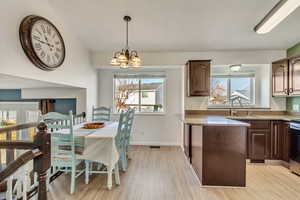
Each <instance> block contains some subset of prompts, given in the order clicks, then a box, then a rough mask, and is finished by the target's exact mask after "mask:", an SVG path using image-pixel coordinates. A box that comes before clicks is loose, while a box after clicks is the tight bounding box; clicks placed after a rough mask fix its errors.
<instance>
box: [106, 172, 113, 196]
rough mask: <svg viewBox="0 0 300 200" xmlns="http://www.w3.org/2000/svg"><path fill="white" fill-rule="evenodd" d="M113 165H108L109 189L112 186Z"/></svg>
mask: <svg viewBox="0 0 300 200" xmlns="http://www.w3.org/2000/svg"><path fill="white" fill-rule="evenodd" d="M112 171H113V167H112V166H107V188H108V190H111V188H112Z"/></svg>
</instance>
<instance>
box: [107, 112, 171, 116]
mask: <svg viewBox="0 0 300 200" xmlns="http://www.w3.org/2000/svg"><path fill="white" fill-rule="evenodd" d="M120 114H121V113H112V115H117V116H118V115H120ZM135 115H140V116H164V115H166V113H165V112H161V113H138V112H136V113H135Z"/></svg>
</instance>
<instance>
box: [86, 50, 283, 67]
mask: <svg viewBox="0 0 300 200" xmlns="http://www.w3.org/2000/svg"><path fill="white" fill-rule="evenodd" d="M139 55H140V57H141V59H142V64H143V65H144V66H165V65H176V66H177V65H185V63H186V61H187V60H201V59H211V60H212V64H213V65H228V64H240V63H243V64H270V63H271V62H272V61H275V60H278V59H281V58H285V57H286V50H275V51H242V50H241V51H205V52H204V51H203V52H140V53H139ZM111 56H112V52H94V53H93V54H92V60H93V65H94V66H96V67H103V66H109V61H110V58H111Z"/></svg>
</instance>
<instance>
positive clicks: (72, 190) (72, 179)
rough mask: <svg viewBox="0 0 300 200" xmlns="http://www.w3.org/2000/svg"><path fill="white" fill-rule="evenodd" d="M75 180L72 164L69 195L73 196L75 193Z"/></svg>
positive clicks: (74, 169)
mask: <svg viewBox="0 0 300 200" xmlns="http://www.w3.org/2000/svg"><path fill="white" fill-rule="evenodd" d="M75 178H76V166H75V164H73V166H72V171H71V187H70V193H71V194H73V193H74V191H75Z"/></svg>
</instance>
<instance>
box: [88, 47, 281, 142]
mask: <svg viewBox="0 0 300 200" xmlns="http://www.w3.org/2000/svg"><path fill="white" fill-rule="evenodd" d="M111 53H112V52H94V53H92V61H93V65H94V66H95V67H96V68H98V69H111V68H112V67H111V66H110V65H109V61H110V58H111V56H112V54H111ZM139 55H140V57H141V59H142V64H143V66H144V68H146V69H147V68H152V69H154V70H155V69H157V70H161V69H162V68H168V69H167V71H172V70H171V69H172V68H174V71H173V72H172V73H171V74H172V75H169V77H173V78H168V80H169V81H168V88H167V93H168V99H167V105H168V106H169V107H168V111H167V114H166V116H137V118H136V127H135V128H134V136H133V143H139V144H181V141H182V137H181V135H180V133H181V132H182V127H181V123H180V122H179V121H178V120H177V119H178V118H180V117H182V116H183V113H184V109H192V110H201V109H207V102H208V98H207V97H192V98H185V94H184V93H183V87H184V86H183V85H184V77H185V75H184V65H185V63H186V61H187V60H192V59H212V64H213V65H226V64H227V65H228V64H237V63H238V64H240V63H243V64H257V63H262V64H270V63H271V62H272V61H274V60H278V59H280V58H284V57H286V51H285V50H275V51H210V52H147V53H145V52H140V54H139ZM178 68H180V69H178ZM111 73H112V71H111V70H101V71H100V72H99V87H100V88H99V105H106V106H111V105H112V103H113V102H112V98H113V96H112V91H113V85H112V74H111ZM178 88H182V89H181V90H180V91H179V89H178ZM270 105H271V108H272V109H273V110H282V109H283V110H284V109H285V98H276V99H275V98H272V99H271V102H270Z"/></svg>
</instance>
